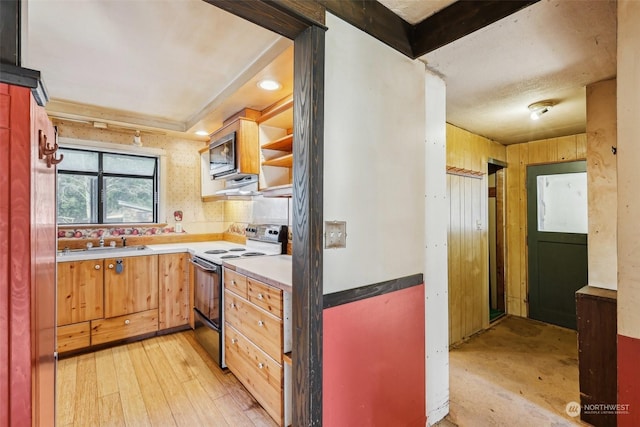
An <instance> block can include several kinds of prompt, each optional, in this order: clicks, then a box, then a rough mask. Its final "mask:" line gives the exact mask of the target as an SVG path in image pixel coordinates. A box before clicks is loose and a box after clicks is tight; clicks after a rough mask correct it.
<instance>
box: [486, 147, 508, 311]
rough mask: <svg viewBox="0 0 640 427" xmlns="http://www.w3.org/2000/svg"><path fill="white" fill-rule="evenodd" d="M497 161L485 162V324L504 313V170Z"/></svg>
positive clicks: (502, 165) (501, 163)
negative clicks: (486, 250) (487, 288)
mask: <svg viewBox="0 0 640 427" xmlns="http://www.w3.org/2000/svg"><path fill="white" fill-rule="evenodd" d="M505 166H506V165H505V164H504V163H503V162H501V161H498V160H494V159H489V164H488V167H487V172H488V177H487V178H488V179H487V186H488V189H487V190H488V191H487V195H488V203H487V207H488V213H487V218H488V221H487V222H488V227H487V232H488V238H487V242H488V245H489V248H488V253H489V268H488V271H489V321H490V322H494V321H495V320H497V319H499V318H501V317H502V316H504V315H505V313H506V308H505V304H506V303H505V291H504V288H505V286H504V283H505V280H504V258H505V257H504V248H505V245H504V234H505V233H504V232H505V223H504V218H505V212H504V207H505V199H504V195H505V191H504V170H503V169H504V167H505Z"/></svg>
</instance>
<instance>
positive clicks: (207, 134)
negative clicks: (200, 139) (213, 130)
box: [196, 130, 209, 136]
mask: <svg viewBox="0 0 640 427" xmlns="http://www.w3.org/2000/svg"><path fill="white" fill-rule="evenodd" d="M196 135H200V136H209V132H207V131H206V130H197V131H196Z"/></svg>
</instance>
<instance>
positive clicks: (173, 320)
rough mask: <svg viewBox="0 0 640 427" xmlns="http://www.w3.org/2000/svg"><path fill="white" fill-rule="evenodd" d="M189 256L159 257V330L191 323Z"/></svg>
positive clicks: (176, 254) (166, 255)
mask: <svg viewBox="0 0 640 427" xmlns="http://www.w3.org/2000/svg"><path fill="white" fill-rule="evenodd" d="M188 262H189V254H187V253H186V252H181V253H175V254H162V255H158V288H159V292H160V294H159V298H160V302H159V312H158V322H159V325H158V328H159V329H161V330H162V329H168V328H173V327H176V326H182V325H186V324H187V323H189V312H190V311H191V310H190V304H189V264H188Z"/></svg>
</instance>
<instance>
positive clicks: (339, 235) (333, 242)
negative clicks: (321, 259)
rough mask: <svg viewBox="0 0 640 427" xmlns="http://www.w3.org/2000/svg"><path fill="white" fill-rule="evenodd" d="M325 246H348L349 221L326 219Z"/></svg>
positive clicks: (327, 247) (331, 247)
mask: <svg viewBox="0 0 640 427" xmlns="http://www.w3.org/2000/svg"><path fill="white" fill-rule="evenodd" d="M324 247H325V249H334V248H346V247H347V223H346V221H325V223H324Z"/></svg>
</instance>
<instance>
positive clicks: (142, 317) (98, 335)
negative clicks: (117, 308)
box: [91, 309, 158, 345]
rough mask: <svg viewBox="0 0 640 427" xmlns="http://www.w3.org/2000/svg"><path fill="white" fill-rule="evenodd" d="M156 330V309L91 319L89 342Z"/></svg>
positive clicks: (99, 341)
mask: <svg viewBox="0 0 640 427" xmlns="http://www.w3.org/2000/svg"><path fill="white" fill-rule="evenodd" d="M157 331H158V309H154V310H147V311H141V312H139V313H133V314H126V315H124V316H118V317H112V318H109V319H100V320H92V321H91V344H92V345H96V344H102V343H105V342H110V341H117V340H121V339H124V338H129V337H135V336H137V335H143V334H148V333H151V332H157Z"/></svg>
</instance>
